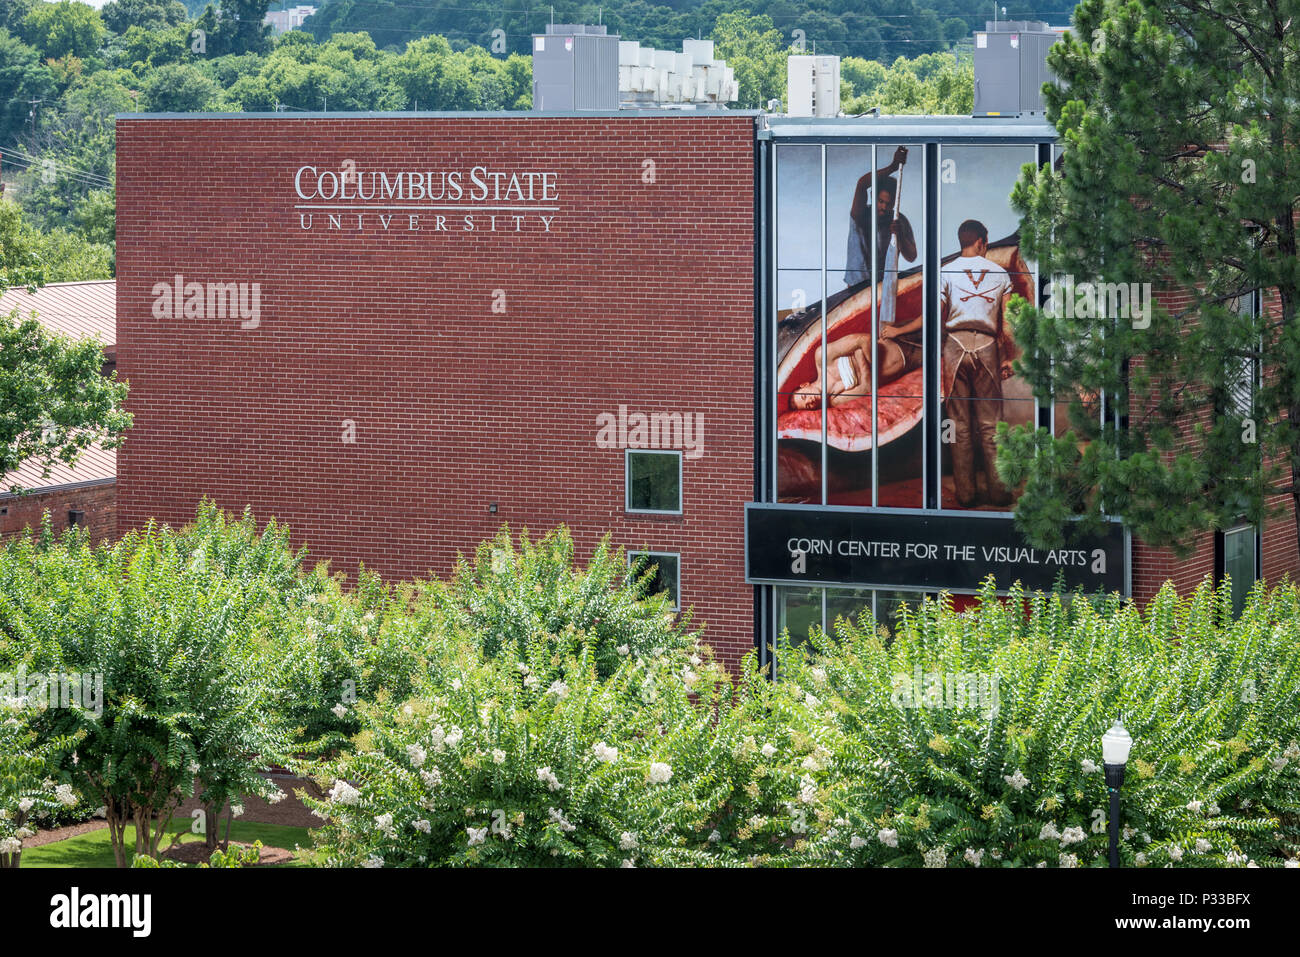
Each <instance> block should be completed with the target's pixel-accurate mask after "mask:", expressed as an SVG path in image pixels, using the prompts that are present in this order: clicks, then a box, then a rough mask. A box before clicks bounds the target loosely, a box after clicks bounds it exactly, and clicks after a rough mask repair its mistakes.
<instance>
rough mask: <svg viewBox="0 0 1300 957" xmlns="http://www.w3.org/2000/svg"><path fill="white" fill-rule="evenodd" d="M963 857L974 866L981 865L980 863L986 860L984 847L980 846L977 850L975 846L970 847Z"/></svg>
mask: <svg viewBox="0 0 1300 957" xmlns="http://www.w3.org/2000/svg"><path fill="white" fill-rule="evenodd" d="M962 857H963V859H964V860H965V861H966V863H968V864H971V865H973V866H974V867H979V866H980V864H982V863H983V862H984V848H980V849H979V850H978V851H977V850H975V848H973V847H968V848H966V853H965V854H963V855H962Z"/></svg>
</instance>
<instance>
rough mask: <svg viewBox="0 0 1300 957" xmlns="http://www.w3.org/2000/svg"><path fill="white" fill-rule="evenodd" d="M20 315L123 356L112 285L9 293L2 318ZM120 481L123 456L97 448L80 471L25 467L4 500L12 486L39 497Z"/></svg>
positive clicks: (11, 477)
mask: <svg viewBox="0 0 1300 957" xmlns="http://www.w3.org/2000/svg"><path fill="white" fill-rule="evenodd" d="M15 307H16V308H17V309H18V310H19V315H20V316H21V317H22V318H27V317H28V316H30V315H31V313H32V312H33V311H35V312H36V318H37V319H38V320H39V322H40V323H41V325H43V326H44V327H45V328H47V329H49V330H51V331H52V332H58V333H61V334H62V335H65V336H70V337H72V338H74V339H85V338H89V337H93V336H97V337H98V338H99V341H100V343H101V344H102V345H103V347H104V354H105V355H106V356H107V357H108V358H110V359H111V358H113V357H114V354H115V353H116V351H117V283H116V282H114V281H113V280H111V279H96V280H90V281H88V282H55V283H50V284H49V285H48V286H42V287H41V288H39V289H37V290H36V292H34V293H29V292H28V291H27V290H26V289H9V290H6V291H5V292H3V293H0V315H6V316H7V315H8V314H9V313H10V312H12V311H13V310H14V308H15ZM116 477H117V452H115V451H112V452H106V451H104V450H103V449H101V448H98V447H92V448H89V449H87V450H86V451H85V452H83V453H82V455H81V459H80V460H79V461H78V462H77V465H76V467H75V468H69V467H68V466H66V465H64V464H63V463H61V462H58V463H55V464H54V465H53V466H52V467H51V469H50V474H49V475H48V476H46V477H42V476H41V468H40V466H39V465H38V464H37V463H35V462H30V461H28V462H24V463H23V464H22V465H20V466H19V467H18V468H17V469H15V470H14V471H13V472H10V473H8V474H7V475H4V476H3V477H0V497H3V496H4V495H6V494H7V492H8V490H9V487H10V486H11V485H18V486H20V487H21V488H24V489H27V490H32V491H35V490H37V489H39V490H48V489H54V488H61V487H64V486H69V485H82V484H85V483H89V482H103V481H107V480H110V479H115V478H116Z"/></svg>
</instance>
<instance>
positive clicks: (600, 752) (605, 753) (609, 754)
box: [591, 741, 618, 764]
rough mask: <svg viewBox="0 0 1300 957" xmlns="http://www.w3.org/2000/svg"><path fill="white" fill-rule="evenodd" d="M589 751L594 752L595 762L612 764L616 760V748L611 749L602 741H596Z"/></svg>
mask: <svg viewBox="0 0 1300 957" xmlns="http://www.w3.org/2000/svg"><path fill="white" fill-rule="evenodd" d="M591 750H592V751H593V752H595V755H596V760H597V761H601V762H603V763H605V764H613V763H614V762H615V761H617V760H618V748H611V747H610V746H609V745H607V744H606V743H605V742H604V741H597V742H596V743H595V744H594V745H592V748H591Z"/></svg>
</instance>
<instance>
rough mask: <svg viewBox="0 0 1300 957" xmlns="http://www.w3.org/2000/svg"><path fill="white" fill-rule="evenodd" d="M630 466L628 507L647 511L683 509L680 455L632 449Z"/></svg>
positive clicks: (628, 467) (629, 460) (629, 459)
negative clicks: (633, 450)
mask: <svg viewBox="0 0 1300 957" xmlns="http://www.w3.org/2000/svg"><path fill="white" fill-rule="evenodd" d="M627 469H628V483H627V488H628V492H627V499H628V501H627V507H628V508H630V509H635V510H637V511H647V512H680V511H681V510H682V490H681V457H680V455H678V454H677V453H647V452H629V453H628V456H627Z"/></svg>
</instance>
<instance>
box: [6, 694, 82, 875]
mask: <svg viewBox="0 0 1300 957" xmlns="http://www.w3.org/2000/svg"><path fill="white" fill-rule="evenodd" d="M28 717H29V715H28V714H27V713H26V710H25V709H24V710H23V711H18V710H17V709H16V708H14V707H9V703H8V702H0V868H4V867H18V865H19V862H20V861H21V858H22V851H23V842H24V841H25V840H26V839H27V838H29V837H32V836H34V835H35V833H36V825H37V824H42V825H44V826H49V825H50V823H51V822H53V821H55V820H57V819H58V818H59V817H60V815H61V814H62V813H63V812H66V811H67V810H68V809H69V808H73V807H75V806H76V805H77V804H78V803H79V801H80V799H79V797H78V795H77V793H76V791H75V790H73V788H72V784H71V782H70V781H69V780H68V775H67V774H66V773H61V772H60V771H59V770H58V765H59V762H58V758H60V757H61V756H62V755H63V754H66V753H67V752H69V751H71V750H72V748H73V747H74V746H75V745H76V742H77V739H76V738H54V739H51V740H48V741H39V740H38V738H37V735H36V733H35V732H34V731H33V730H32V729H31V727H30V724H29V721H28Z"/></svg>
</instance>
